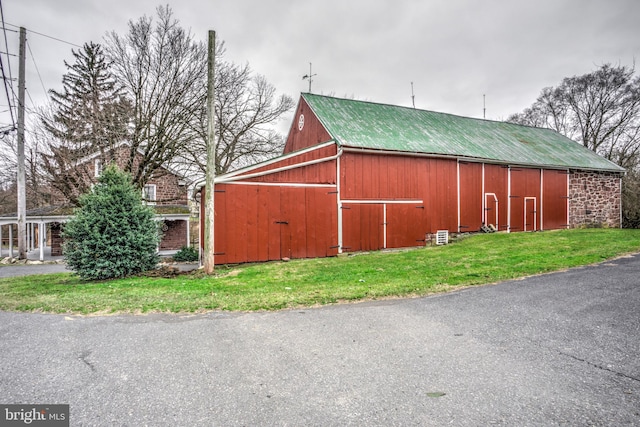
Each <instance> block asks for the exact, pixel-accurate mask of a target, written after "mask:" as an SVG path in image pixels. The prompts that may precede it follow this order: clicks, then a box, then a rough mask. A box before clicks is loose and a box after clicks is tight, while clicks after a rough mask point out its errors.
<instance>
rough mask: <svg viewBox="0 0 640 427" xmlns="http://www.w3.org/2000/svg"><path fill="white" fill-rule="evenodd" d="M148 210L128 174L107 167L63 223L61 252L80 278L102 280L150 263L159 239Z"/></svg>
mask: <svg viewBox="0 0 640 427" xmlns="http://www.w3.org/2000/svg"><path fill="white" fill-rule="evenodd" d="M153 217H154V211H153V209H152V208H151V207H150V206H146V205H144V204H142V200H141V196H140V192H139V191H138V190H137V189H136V188H135V187H134V186H133V184H132V182H131V176H130V175H129V174H127V173H125V172H122V171H120V170H119V169H118V168H117V167H116V166H114V165H110V166H108V167H107V168H106V169H105V170H104V171H103V173H102V175H101V176H100V178H99V179H98V184H96V185H95V186H94V187H93V189H92V190H91V192H90V193H88V194H85V195H83V196H81V197H80V208H78V209H76V211H75V214H74V217H73V218H72V219H71V220H70V221H69V222H67V223H66V225H65V227H64V231H63V238H64V240H65V243H64V244H63V253H64V256H65V260H66V262H67V266H68V267H69V268H70V269H71V270H73V271H75V272H76V273H77V274H78V275H79V276H80V277H81V278H83V279H89V280H104V279H111V278H116V277H125V276H129V275H132V274H137V273H140V272H143V271H147V270H151V269H153V268H155V266H156V264H157V263H158V255H157V252H156V251H157V246H158V243H159V241H160V234H159V231H158V226H157V224H156V222H155V221H154V219H153Z"/></svg>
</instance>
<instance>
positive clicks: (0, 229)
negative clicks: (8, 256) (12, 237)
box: [0, 224, 2, 258]
mask: <svg viewBox="0 0 640 427" xmlns="http://www.w3.org/2000/svg"><path fill="white" fill-rule="evenodd" d="M0 258H2V225H1V224H0Z"/></svg>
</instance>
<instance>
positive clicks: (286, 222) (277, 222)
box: [276, 221, 289, 224]
mask: <svg viewBox="0 0 640 427" xmlns="http://www.w3.org/2000/svg"><path fill="white" fill-rule="evenodd" d="M276 224H289V221H276Z"/></svg>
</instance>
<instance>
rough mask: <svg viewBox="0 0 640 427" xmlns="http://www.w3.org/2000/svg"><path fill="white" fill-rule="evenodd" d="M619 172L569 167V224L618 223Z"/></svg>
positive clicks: (597, 224)
mask: <svg viewBox="0 0 640 427" xmlns="http://www.w3.org/2000/svg"><path fill="white" fill-rule="evenodd" d="M620 179H621V175H620V174H619V173H614V172H593V171H579V170H572V171H571V173H570V176H569V218H570V224H569V225H570V227H571V228H576V227H613V228H619V227H620V214H621V212H622V199H621V194H620V185H621V183H620Z"/></svg>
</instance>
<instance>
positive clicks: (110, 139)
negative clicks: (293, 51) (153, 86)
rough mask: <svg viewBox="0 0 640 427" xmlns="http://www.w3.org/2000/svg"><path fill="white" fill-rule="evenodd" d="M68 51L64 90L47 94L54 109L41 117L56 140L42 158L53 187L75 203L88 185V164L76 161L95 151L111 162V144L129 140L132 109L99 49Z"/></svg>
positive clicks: (91, 46)
mask: <svg viewBox="0 0 640 427" xmlns="http://www.w3.org/2000/svg"><path fill="white" fill-rule="evenodd" d="M72 53H73V56H74V58H75V61H74V63H73V64H69V63H68V62H66V61H65V66H66V67H67V70H68V71H67V73H66V74H65V75H64V76H63V78H62V84H63V91H61V92H58V91H55V90H51V91H50V94H51V102H52V110H51V111H49V112H48V113H47V114H42V117H41V119H42V124H43V125H44V129H45V130H46V131H47V132H48V133H49V134H50V135H51V136H53V138H54V140H55V142H54V143H52V144H51V146H50V154H49V155H47V156H45V157H44V166H45V170H46V172H47V174H48V176H49V179H50V181H51V184H52V185H53V187H54V188H56V189H58V190H59V191H60V192H62V194H63V195H64V196H66V198H67V199H69V200H70V201H71V202H72V203H74V204H77V201H78V200H77V197H78V195H79V194H83V193H85V192H86V191H87V190H88V189H89V186H90V185H91V182H92V174H91V171H90V168H89V164H88V163H87V164H84V165H80V164H78V161H79V160H80V159H83V158H84V157H86V156H87V155H89V154H93V153H95V152H100V153H102V155H103V157H104V158H103V161H104V162H108V161H109V160H111V159H110V158H109V155H111V154H112V152H111V149H112V148H113V147H114V146H115V144H117V143H119V142H122V141H123V140H126V139H128V127H129V122H130V118H131V105H130V103H129V101H128V100H127V99H126V97H125V95H124V93H123V90H122V88H121V87H120V86H119V85H118V84H117V82H116V79H115V78H114V76H113V74H112V73H111V64H110V63H109V62H108V61H107V60H106V58H105V55H104V52H103V49H102V46H100V45H99V44H96V43H85V45H84V46H83V47H82V49H80V50H78V51H74V50H72Z"/></svg>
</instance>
